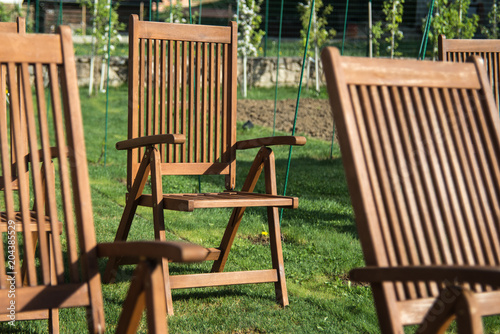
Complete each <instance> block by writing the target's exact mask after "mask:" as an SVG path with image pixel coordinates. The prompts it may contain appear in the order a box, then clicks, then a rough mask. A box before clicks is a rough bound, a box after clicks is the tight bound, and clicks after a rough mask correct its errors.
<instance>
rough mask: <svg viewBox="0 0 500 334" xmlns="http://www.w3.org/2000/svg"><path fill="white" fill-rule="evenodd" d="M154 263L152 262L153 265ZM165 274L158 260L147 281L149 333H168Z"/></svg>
mask: <svg viewBox="0 0 500 334" xmlns="http://www.w3.org/2000/svg"><path fill="white" fill-rule="evenodd" d="M152 264H153V263H150V265H152ZM164 281H165V280H164V275H163V272H162V266H161V265H160V266H159V265H158V264H157V263H156V262H155V263H154V266H153V267H152V268H151V269H150V274H149V280H147V281H146V282H145V290H146V311H147V318H148V332H149V333H168V328H167V322H166V319H167V308H166V305H165V304H166V303H165V299H164V298H162V296H163V295H164V291H163V286H164Z"/></svg>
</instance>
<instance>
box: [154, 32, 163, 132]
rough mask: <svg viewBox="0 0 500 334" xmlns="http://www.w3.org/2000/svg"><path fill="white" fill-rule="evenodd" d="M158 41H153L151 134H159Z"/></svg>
mask: <svg viewBox="0 0 500 334" xmlns="http://www.w3.org/2000/svg"><path fill="white" fill-rule="evenodd" d="M160 43H161V41H158V40H155V41H154V58H153V64H154V76H155V77H154V106H153V112H154V116H153V134H160V110H159V108H160Z"/></svg>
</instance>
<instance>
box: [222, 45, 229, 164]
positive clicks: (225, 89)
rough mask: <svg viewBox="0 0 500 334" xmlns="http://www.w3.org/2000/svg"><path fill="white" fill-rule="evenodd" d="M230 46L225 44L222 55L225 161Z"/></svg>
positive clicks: (225, 154)
mask: <svg viewBox="0 0 500 334" xmlns="http://www.w3.org/2000/svg"><path fill="white" fill-rule="evenodd" d="M228 49H229V46H228V45H227V44H224V48H223V55H222V61H223V66H222V117H221V121H222V138H221V139H222V144H221V150H222V151H221V158H222V161H223V162H228V161H229V156H228V153H229V145H230V143H229V139H228V131H227V127H228V125H229V120H228V119H229V117H228V112H229V111H228V110H229V108H228V105H229V94H228V89H229V85H228V69H229V59H228V57H229V53H228Z"/></svg>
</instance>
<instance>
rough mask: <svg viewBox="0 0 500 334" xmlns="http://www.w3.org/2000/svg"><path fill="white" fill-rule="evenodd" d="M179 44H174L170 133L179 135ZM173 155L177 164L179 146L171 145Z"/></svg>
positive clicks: (180, 67)
mask: <svg viewBox="0 0 500 334" xmlns="http://www.w3.org/2000/svg"><path fill="white" fill-rule="evenodd" d="M180 44H181V42H176V43H175V81H174V83H175V87H174V90H175V94H174V96H175V109H174V128H173V130H172V131H173V132H172V133H180V124H179V122H180V116H181V113H182V111H181V107H180V100H181V99H183V97H182V96H181V91H182V89H181V85H182V82H181V75H182V62H181V49H180V46H181V45H180ZM173 154H174V160H173V162H179V161H180V160H179V146H178V145H173Z"/></svg>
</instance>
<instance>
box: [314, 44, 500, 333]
mask: <svg viewBox="0 0 500 334" xmlns="http://www.w3.org/2000/svg"><path fill="white" fill-rule="evenodd" d="M322 62H323V67H324V71H325V75H326V79H327V86H328V93H329V96H330V103H331V107H332V112H333V115H334V119H335V124H336V127H337V131H338V137H339V143H340V147H341V152H342V159H343V163H344V167H345V173H346V178H347V183H348V186H349V191H350V195H351V200H352V205H353V208H354V214H355V219H356V224H357V227H358V234H359V238H360V241H361V245H362V249H363V254H364V258H365V262H366V268H358V269H354V270H352V271H351V272H350V278H351V279H352V280H355V281H364V282H370V283H371V287H372V292H373V296H374V300H375V306H376V309H377V313H378V319H379V324H380V327H381V329H382V332H384V333H403V326H405V325H411V324H421V327H420V330H421V331H422V333H435V332H440V333H442V332H444V330H445V329H446V327H447V326H448V325H449V322H451V320H452V319H453V318H454V317H456V320H457V325H458V330H459V332H461V333H470V332H477V333H480V332H481V331H482V323H481V317H482V316H487V315H493V314H499V313H500V303H499V300H500V290H499V286H500V266H499V263H500V238H499V236H500V224H499V222H500V166H499V164H498V157H499V156H500V121H499V118H498V114H497V112H498V111H497V109H496V106H495V101H494V99H493V95H492V93H491V87H490V85H489V83H488V77H487V74H486V71H485V68H484V65H483V63H482V60H481V59H480V58H478V57H475V58H474V59H473V60H472V61H471V62H469V63H463V64H456V63H449V62H427V61H413V60H387V59H368V58H354V57H341V56H340V54H339V51H338V50H337V49H334V48H326V49H325V50H323V53H322Z"/></svg>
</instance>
